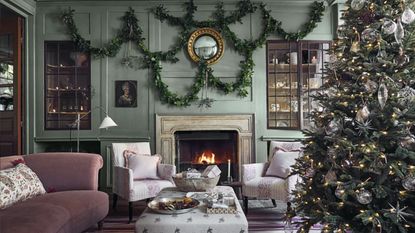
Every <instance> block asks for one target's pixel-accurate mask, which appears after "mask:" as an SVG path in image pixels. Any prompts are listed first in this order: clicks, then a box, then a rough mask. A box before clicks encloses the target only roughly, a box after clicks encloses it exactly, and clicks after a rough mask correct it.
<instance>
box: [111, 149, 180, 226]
mask: <svg viewBox="0 0 415 233" xmlns="http://www.w3.org/2000/svg"><path fill="white" fill-rule="evenodd" d="M112 149H113V166H114V173H113V176H114V177H113V186H112V187H113V190H112V191H113V208H114V209H115V208H116V205H117V200H118V197H121V198H123V199H125V200H127V201H128V214H129V222H131V220H132V218H133V202H135V201H139V200H145V199H149V198H153V197H155V196H156V195H157V194H158V193H159V192H160V190H162V189H163V188H166V187H174V182H173V179H172V177H173V176H174V175H175V174H176V166H174V165H170V164H161V163H159V164H158V166H157V175H158V177H159V178H160V179H156V180H155V179H143V180H135V179H134V178H133V171H132V170H131V169H129V168H127V167H125V160H124V156H123V153H124V151H125V150H129V151H133V152H135V153H136V154H146V155H151V150H150V143H148V142H134V143H113V144H112Z"/></svg>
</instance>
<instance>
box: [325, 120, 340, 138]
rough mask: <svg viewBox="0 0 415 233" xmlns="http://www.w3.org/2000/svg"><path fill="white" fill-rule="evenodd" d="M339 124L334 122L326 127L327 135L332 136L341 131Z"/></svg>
mask: <svg viewBox="0 0 415 233" xmlns="http://www.w3.org/2000/svg"><path fill="white" fill-rule="evenodd" d="M339 128H340V127H339V124H338V123H337V122H336V121H334V120H332V121H330V123H329V124H328V125H327V126H326V134H328V135H331V134H334V133H336V132H337V131H338V130H339Z"/></svg>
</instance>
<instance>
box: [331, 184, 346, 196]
mask: <svg viewBox="0 0 415 233" xmlns="http://www.w3.org/2000/svg"><path fill="white" fill-rule="evenodd" d="M345 193H346V190H345V189H344V186H343V185H337V187H336V190H335V191H334V195H335V196H336V197H337V198H339V199H343V198H344V194H345Z"/></svg>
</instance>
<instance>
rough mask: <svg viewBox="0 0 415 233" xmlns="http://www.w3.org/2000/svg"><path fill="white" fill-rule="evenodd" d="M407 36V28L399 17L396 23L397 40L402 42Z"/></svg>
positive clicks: (399, 42)
mask: <svg viewBox="0 0 415 233" xmlns="http://www.w3.org/2000/svg"><path fill="white" fill-rule="evenodd" d="M404 36H405V30H404V29H403V26H402V23H401V19H399V18H398V23H397V24H396V30H395V41H396V43H398V44H402V39H403V37H404Z"/></svg>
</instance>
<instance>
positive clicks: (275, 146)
mask: <svg viewBox="0 0 415 233" xmlns="http://www.w3.org/2000/svg"><path fill="white" fill-rule="evenodd" d="M302 146H303V145H302V144H301V142H277V141H272V142H271V143H270V149H269V158H272V156H273V155H274V153H275V151H277V150H282V151H291V152H292V151H298V155H299V154H300V153H301V152H300V151H301V149H302ZM294 162H295V158H292V160H291V159H290V161H289V162H287V163H285V164H286V165H287V167H286V169H287V173H290V171H291V170H290V166H291V165H293V164H294ZM269 164H270V162H269V161H268V162H265V163H253V164H243V165H242V195H243V199H244V208H245V212H246V213H247V212H248V198H260V199H271V200H272V203H273V205H274V206H276V202H275V200H280V201H283V202H287V203H288V202H289V201H290V200H291V196H290V193H291V191H292V190H294V189H295V184H296V183H297V181H298V176H297V175H291V176H288V177H287V178H285V179H284V178H280V177H274V176H265V173H266V171H267V169H268V167H269Z"/></svg>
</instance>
